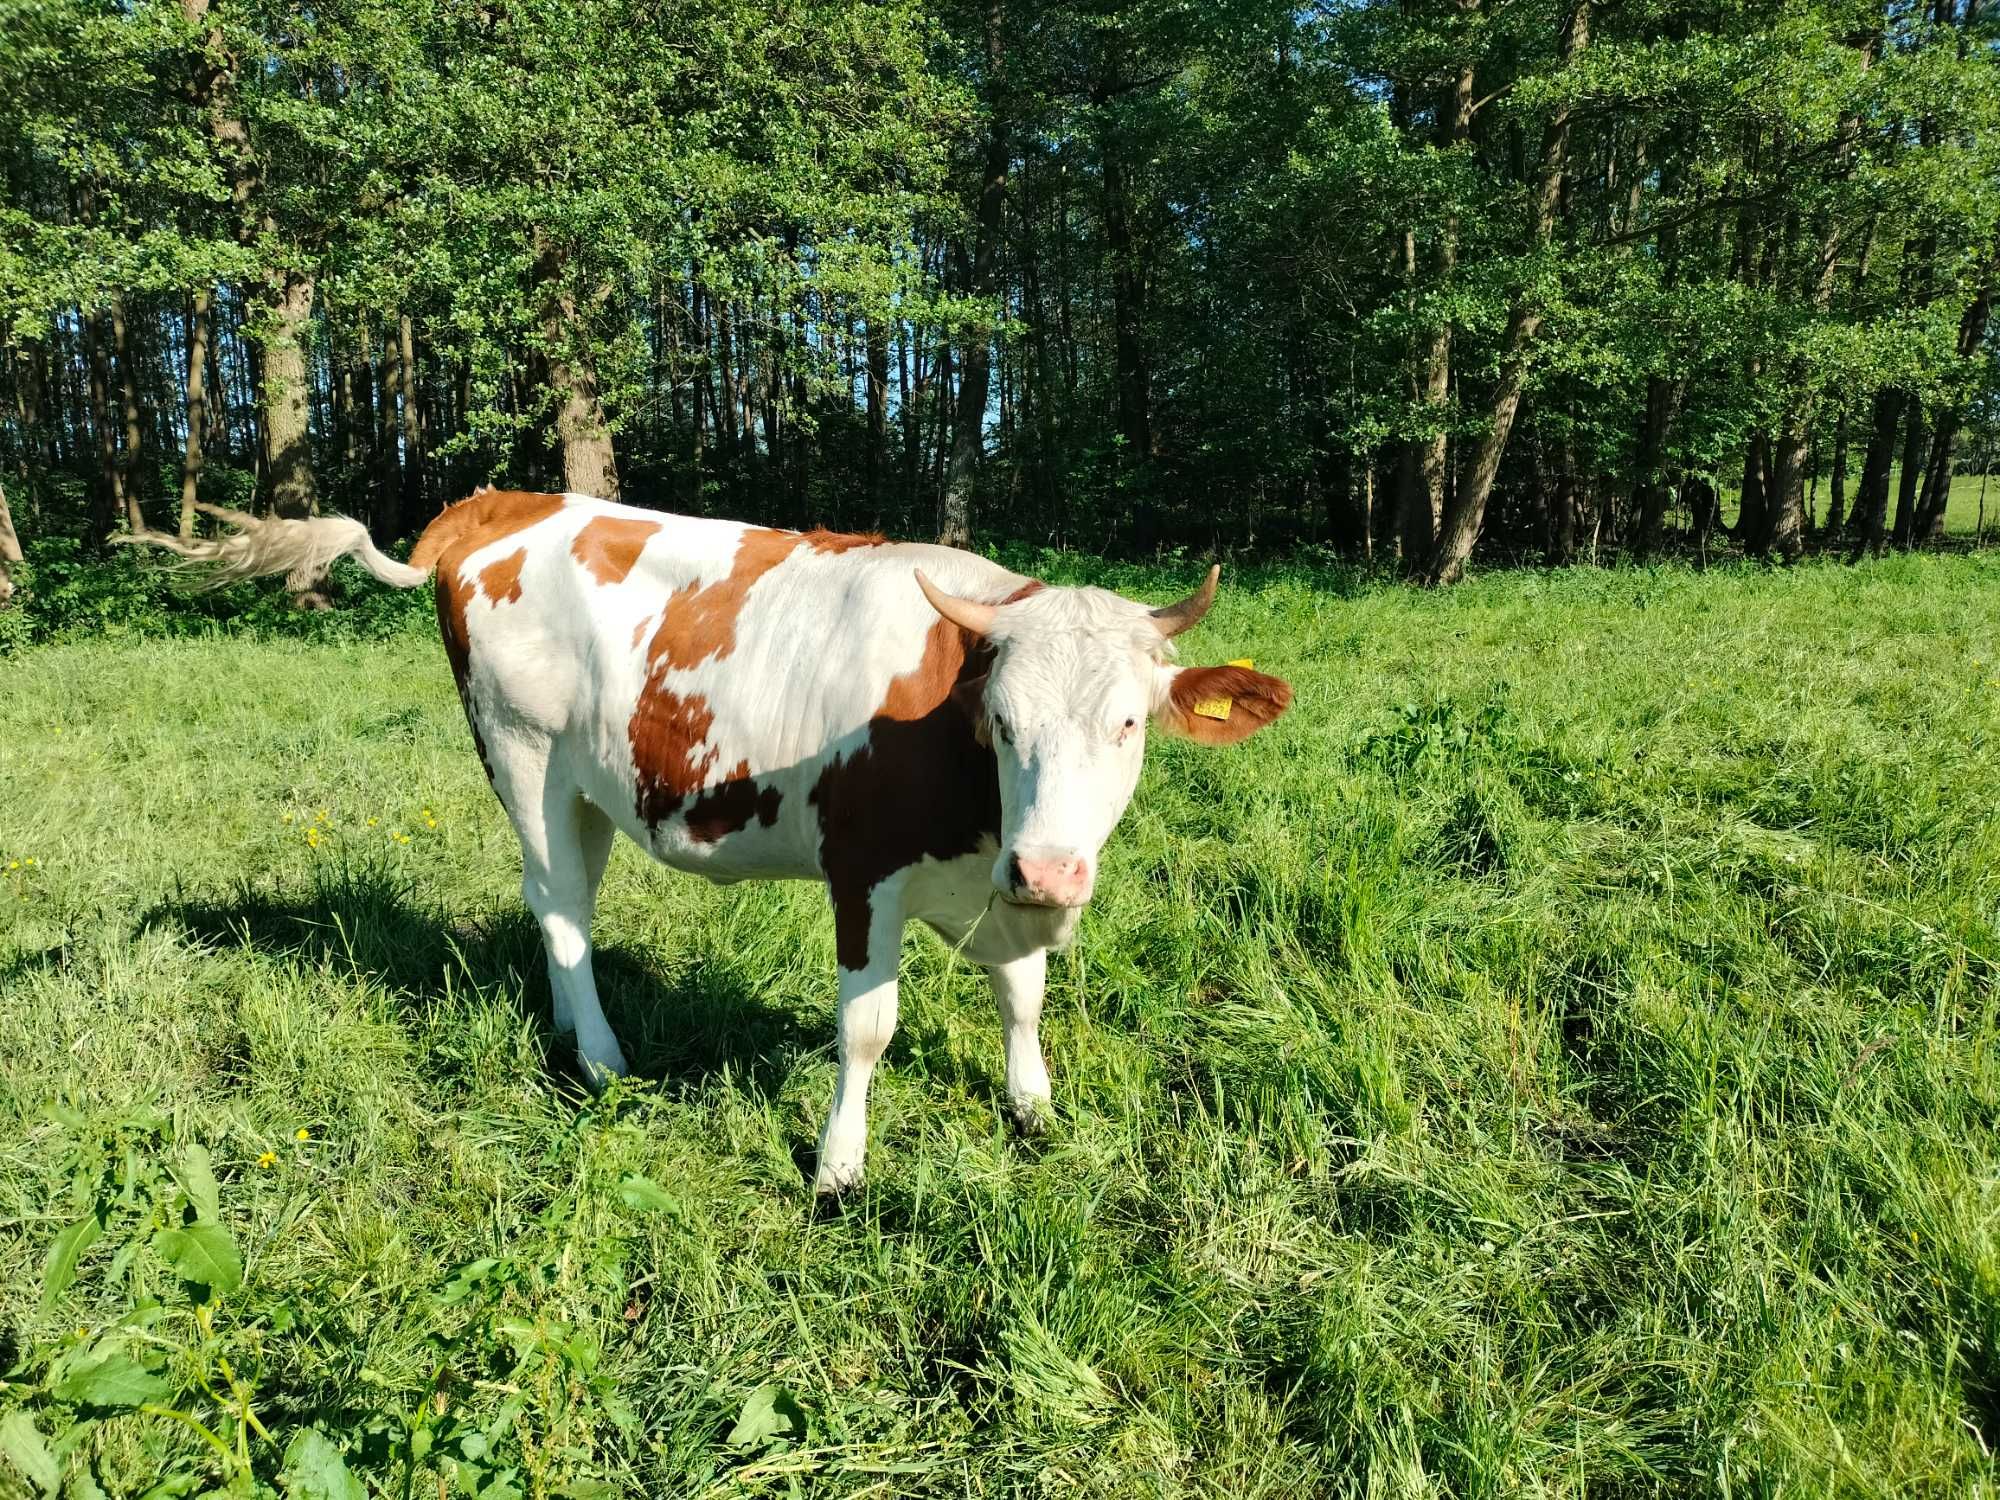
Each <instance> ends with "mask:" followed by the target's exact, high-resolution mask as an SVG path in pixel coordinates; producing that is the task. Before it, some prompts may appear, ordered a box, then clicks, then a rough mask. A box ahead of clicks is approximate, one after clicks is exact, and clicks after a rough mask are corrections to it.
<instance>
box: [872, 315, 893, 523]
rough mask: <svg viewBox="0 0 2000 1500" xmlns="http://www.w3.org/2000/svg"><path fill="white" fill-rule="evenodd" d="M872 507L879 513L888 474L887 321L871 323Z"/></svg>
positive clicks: (876, 319)
mask: <svg viewBox="0 0 2000 1500" xmlns="http://www.w3.org/2000/svg"><path fill="white" fill-rule="evenodd" d="M867 465H868V468H867V491H868V503H869V505H870V506H872V507H874V508H876V509H878V510H879V509H880V507H881V504H882V489H883V484H884V481H885V480H886V479H887V477H888V473H889V330H888V326H887V324H886V322H885V321H884V318H883V317H882V316H881V315H879V314H878V315H877V316H874V317H871V318H869V320H868V458H867Z"/></svg>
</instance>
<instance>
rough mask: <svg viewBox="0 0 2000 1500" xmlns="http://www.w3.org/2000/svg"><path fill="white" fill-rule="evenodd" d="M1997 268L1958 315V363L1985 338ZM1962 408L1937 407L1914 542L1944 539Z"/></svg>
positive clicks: (1955, 404) (1950, 404)
mask: <svg viewBox="0 0 2000 1500" xmlns="http://www.w3.org/2000/svg"><path fill="white" fill-rule="evenodd" d="M1996 269H2000V267H1996V266H1995V265H1992V264H1989V267H1988V269H1987V272H1986V277H1985V279H1984V280H1983V281H1982V282H1981V284H1980V288H1979V292H1978V295H1976V296H1975V297H1974V298H1973V299H1972V303H1971V305H1970V306H1968V307H1967V308H1966V310H1965V313H1964V315H1963V316H1962V317H1961V318H1960V319H1959V323H1958V358H1959V362H1960V363H1961V364H1964V363H1965V362H1967V361H1969V360H1970V359H1971V358H1972V357H1973V356H1974V355H1975V354H1977V353H1978V352H1979V346H1980V344H1981V343H1982V342H1983V341H1984V340H1985V337H1986V320H1987V317H1988V315H1989V314H1990V312H1991V310H1992V306H1993V275H1994V272H1995V270H1996ZM1963 410H1964V409H1963V407H1962V406H1961V405H1960V403H1958V402H1956V401H1950V402H1947V403H1946V404H1945V405H1944V406H1943V407H1942V408H1940V410H1939V411H1938V419H1937V431H1936V432H1935V433H1933V434H1932V436H1931V458H1930V466H1929V468H1928V469H1926V470H1925V472H1924V492H1923V500H1922V502H1921V504H1920V505H1919V507H1918V511H1917V527H1916V543H1917V545H1919V546H1929V545H1932V544H1934V543H1937V542H1940V541H1942V540H1944V517H1945V511H1946V509H1947V507H1948V506H1949V505H1950V504H1951V449H1952V444H1953V443H1954V442H1955V441H1956V440H1957V438H1958V424H1959V420H1960V418H1961V416H1962V415H1963Z"/></svg>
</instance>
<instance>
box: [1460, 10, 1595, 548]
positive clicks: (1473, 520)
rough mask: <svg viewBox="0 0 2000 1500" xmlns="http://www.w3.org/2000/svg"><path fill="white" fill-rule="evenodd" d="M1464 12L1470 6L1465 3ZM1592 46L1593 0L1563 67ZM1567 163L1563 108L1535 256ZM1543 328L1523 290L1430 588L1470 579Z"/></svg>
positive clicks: (1578, 17) (1551, 135)
mask: <svg viewBox="0 0 2000 1500" xmlns="http://www.w3.org/2000/svg"><path fill="white" fill-rule="evenodd" d="M1460 3H1461V5H1462V6H1464V8H1467V9H1470V8H1471V7H1470V6H1465V0H1460ZM1589 41H1590V0H1571V7H1570V10H1569V13H1568V15H1567V16H1566V17H1565V18H1564V21H1563V30H1562V35H1561V37H1560V39H1559V41H1558V44H1557V47H1558V54H1559V57H1560V59H1561V63H1562V64H1564V65H1567V64H1568V63H1569V62H1570V61H1571V60H1572V59H1574V58H1575V57H1576V55H1577V54H1578V53H1579V52H1581V51H1583V49H1584V48H1585V47H1586V46H1587V45H1588V44H1589ZM1568 160H1569V105H1568V103H1567V102H1562V103H1558V104H1557V105H1555V106H1554V108H1553V110H1552V111H1551V113H1550V115H1549V121H1548V124H1547V125H1546V126H1545V127H1544V128H1543V131H1542V157H1541V167H1540V171H1539V173H1538V177H1537V183H1536V189H1535V200H1534V215H1535V217H1534V233H1533V239H1532V241H1531V247H1530V248H1531V253H1532V252H1534V251H1539V250H1541V249H1542V248H1544V247H1545V246H1546V245H1547V244H1548V243H1549V240H1550V238H1551V237H1552V236H1553V235H1554V233H1555V226H1556V210H1557V207H1558V205H1559V204H1560V202H1561V198H1562V183H1563V174H1564V172H1565V170H1566V169H1567V166H1568ZM1541 326H1542V310H1541V305H1540V301H1539V293H1538V292H1536V291H1535V290H1534V288H1533V287H1532V285H1524V286H1522V287H1520V288H1519V289H1517V290H1516V291H1515V293H1514V305H1513V307H1512V309H1511V310H1510V311H1509V312H1508V315H1507V334H1506V339H1505V343H1504V346H1503V348H1504V352H1503V353H1502V355H1501V358H1500V374H1499V378H1498V379H1497V380H1496V381H1495V382H1494V389H1493V395H1492V399H1491V403H1490V406H1489V410H1488V414H1487V426H1486V431H1485V433H1484V434H1483V435H1482V436H1481V437H1480V439H1479V441H1478V443H1477V444H1476V445H1475V446H1474V448H1473V453H1472V458H1471V460H1470V461H1469V462H1468V463H1467V464H1465V466H1464V467H1463V468H1462V469H1461V470H1460V472H1459V475H1458V483H1457V485H1456V486H1455V487H1454V488H1453V490H1452V494H1451V498H1450V501H1449V505H1448V508H1447V510H1446V512H1445V517H1444V524H1443V526H1442V527H1441V528H1440V531H1439V534H1438V540H1437V545H1436V547H1435V548H1434V549H1433V550H1432V552H1431V556H1430V560H1429V562H1428V564H1427V565H1426V566H1425V569H1424V577H1425V580H1426V581H1427V582H1429V583H1432V584H1446V583H1456V582H1457V581H1458V580H1459V579H1460V578H1462V577H1464V576H1465V564H1466V561H1467V559H1469V558H1470V557H1471V556H1472V548H1473V544H1474V543H1476V542H1477V541H1478V540H1479V531H1480V528H1481V526H1483V525H1484V524H1485V520H1486V501H1487V498H1488V497H1489V496H1490V495H1491V494H1492V493H1493V480H1494V478H1495V476H1497V475H1498V474H1499V472H1500V459H1501V457H1502V455H1504V454H1505V453H1506V451H1507V440H1508V438H1509V437H1510V436H1511V435H1512V433H1513V430H1514V417H1515V414H1516V413H1517V412H1518V411H1519V410H1520V405H1521V389H1522V387H1523V386H1524V385H1525V384H1526V382H1527V376H1528V361H1529V358H1530V356H1531V354H1532V352H1533V346H1534V341H1535V335H1536V333H1537V332H1538V331H1540V329H1541Z"/></svg>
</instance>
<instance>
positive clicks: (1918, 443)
mask: <svg viewBox="0 0 2000 1500" xmlns="http://www.w3.org/2000/svg"><path fill="white" fill-rule="evenodd" d="M1924 432H1925V425H1924V403H1923V402H1922V401H1912V402H1910V409H1909V420H1908V422H1907V423H1905V424H1904V427H1903V469H1902V473H1901V474H1900V475H1899V476H1898V477H1897V482H1896V536H1895V541H1896V545H1897V546H1898V547H1908V546H1909V545H1910V544H1911V542H1912V540H1913V539H1914V538H1915V536H1916V530H1917V486H1918V484H1919V482H1920V481H1921V480H1922V479H1923V468H1924Z"/></svg>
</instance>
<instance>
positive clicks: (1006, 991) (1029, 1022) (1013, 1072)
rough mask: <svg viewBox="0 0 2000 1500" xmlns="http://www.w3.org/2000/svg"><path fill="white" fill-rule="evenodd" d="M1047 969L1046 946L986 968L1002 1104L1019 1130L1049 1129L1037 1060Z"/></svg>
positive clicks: (1045, 1080)
mask: <svg viewBox="0 0 2000 1500" xmlns="http://www.w3.org/2000/svg"><path fill="white" fill-rule="evenodd" d="M1048 971H1049V952H1048V949H1046V948H1037V949H1036V950H1035V951H1034V952H1033V953H1030V954H1029V955H1027V957H1025V958H1017V959H1015V960H1014V961H1013V962H1011V963H1004V964H989V965H987V968H986V973H987V976H988V977H989V978H991V979H992V981H993V999H994V1002H995V1003H996V1004H997V1005H998V1006H999V1007H1000V1025H1001V1027H1002V1029H1003V1030H1004V1031H1005V1033H1006V1038H1007V1107H1008V1111H1009V1113H1010V1114H1012V1115H1013V1117H1014V1125H1015V1127H1016V1128H1017V1129H1018V1130H1019V1131H1020V1132H1021V1134H1023V1135H1040V1134H1042V1133H1043V1132H1044V1131H1045V1130H1047V1129H1048V1128H1049V1113H1050V1103H1049V1070H1048V1065H1047V1064H1046V1063H1044V1062H1043V1061H1042V1036H1041V1026H1042V992H1043V990H1044V989H1045V988H1046V987H1047V985H1048Z"/></svg>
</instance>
